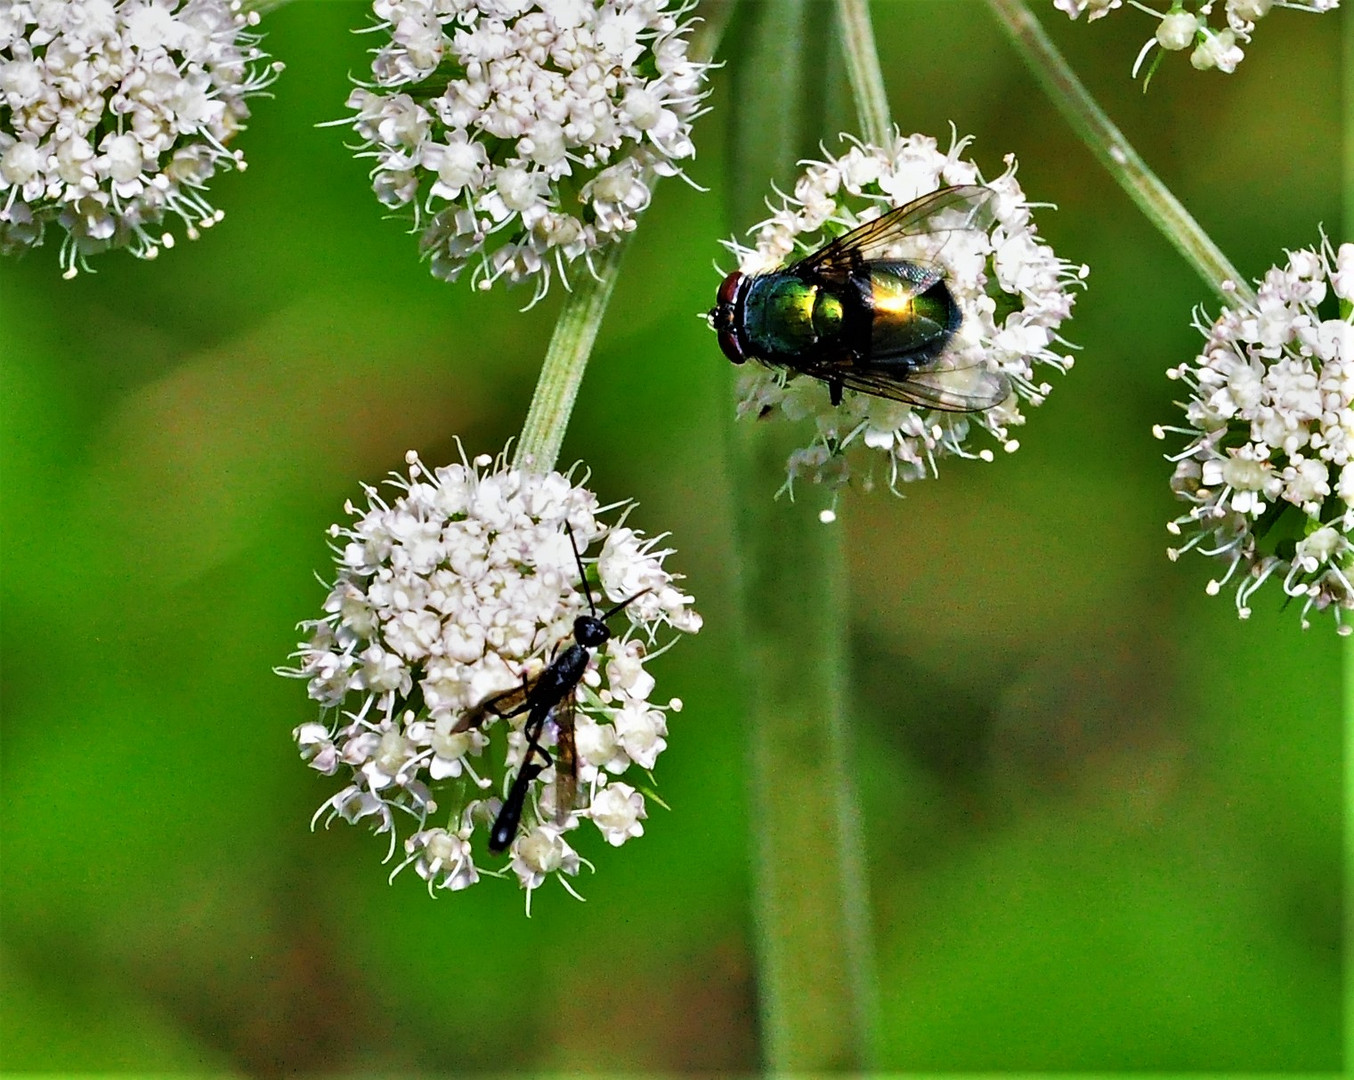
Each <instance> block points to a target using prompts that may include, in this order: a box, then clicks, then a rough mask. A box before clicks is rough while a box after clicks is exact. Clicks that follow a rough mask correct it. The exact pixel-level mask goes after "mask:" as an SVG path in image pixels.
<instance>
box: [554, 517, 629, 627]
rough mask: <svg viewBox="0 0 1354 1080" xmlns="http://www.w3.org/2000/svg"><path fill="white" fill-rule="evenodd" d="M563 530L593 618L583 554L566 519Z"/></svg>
mask: <svg viewBox="0 0 1354 1080" xmlns="http://www.w3.org/2000/svg"><path fill="white" fill-rule="evenodd" d="M564 531H565V532H566V533H568V534H569V546H570V547H571V548H573V549H574V562H576V563H578V580H579V581H581V582H582V583H583V595H584V596H586V597H587V598H588V610H589V611H590V612H592V614H593V617H594V618H595V617H596V615H597V605H596V604H594V603H593V602H592V589H590V588H589V587H588V572H587V571H586V570H584V569H583V555H582V553H581V552H579V550H578V541H577V540H575V539H574V530H573V529H572V528H571V527H570V525H569V522H568V521H567V520H566V521H565V522H564ZM627 603H628V601H627Z"/></svg>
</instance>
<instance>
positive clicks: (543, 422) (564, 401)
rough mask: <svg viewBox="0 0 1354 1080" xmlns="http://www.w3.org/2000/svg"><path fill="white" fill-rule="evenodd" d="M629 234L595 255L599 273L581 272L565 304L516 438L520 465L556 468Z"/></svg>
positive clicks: (536, 469) (516, 460)
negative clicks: (598, 256)
mask: <svg viewBox="0 0 1354 1080" xmlns="http://www.w3.org/2000/svg"><path fill="white" fill-rule="evenodd" d="M629 238H630V234H629V233H627V234H626V235H625V236H623V237H621V238H620V239H619V240H617V241H616V242H615V243H613V244H611V245H610V246H609V247H607V248H606V250H605V251H604V252H603V253H602V256H601V257H600V258H598V259H594V260H593V267H594V270H595V276H594V275H593V274H581V275H579V280H578V281H576V282H575V283H574V285H573V291H572V292H570V293H569V299H568V300H566V301H565V303H564V310H562V311H561V312H560V314H559V321H558V322H557V323H556V324H555V332H554V333H553V334H552V335H551V337H550V347H549V348H548V349H546V351H545V360H544V361H543V362H542V364H541V374H540V376H539V377H538V378H537V380H536V392H535V393H534V394H533V395H532V397H531V406H530V407H529V408H528V409H527V418H526V421H525V422H524V423H523V424H522V434H521V437H520V438H519V439H518V441H517V450H516V453H515V454H514V457H513V464H514V465H515V466H516V467H517V468H530V469H531V470H532V471H534V472H549V471H550V470H551V469H553V468H554V467H555V460H556V459H557V458H558V457H559V449H560V446H561V445H562V444H563V442H564V432H565V430H566V429H567V428H568V426H569V416H570V415H571V414H572V413H573V411H574V401H575V400H577V398H578V388H579V386H580V385H581V384H582V382H583V373H584V371H586V370H587V366H588V357H589V356H591V355H592V346H593V343H594V342H595V341H596V340H597V331H598V329H599V328H600V327H601V325H602V316H603V315H605V314H606V306H607V303H608V302H609V301H610V300H611V290H612V289H613V288H614V287H615V285H616V275H617V273H618V271H619V270H620V265H621V256H622V255H623V254H624V253H625V247H626V245H627V243H628V242H629Z"/></svg>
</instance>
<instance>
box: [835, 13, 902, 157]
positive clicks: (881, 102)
mask: <svg viewBox="0 0 1354 1080" xmlns="http://www.w3.org/2000/svg"><path fill="white" fill-rule="evenodd" d="M837 19H838V21H839V24H840V26H841V31H842V53H843V55H844V56H845V57H846V73H847V77H848V78H849V79H850V80H851V93H852V95H853V96H854V97H855V102H856V112H857V113H858V114H859V116H860V134H861V138H863V139H864V140H865V141H866V142H867V143H869V144H871V145H872V146H887V145H888V144H889V143H890V142H891V141H892V139H893V121H892V119H890V117H889V99H888V94H887V93H886V92H885V90H884V73H883V71H882V70H880V67H879V50H878V49H876V48H875V44H874V27H873V26H871V24H870V6H869V3H868V2H867V0H837Z"/></svg>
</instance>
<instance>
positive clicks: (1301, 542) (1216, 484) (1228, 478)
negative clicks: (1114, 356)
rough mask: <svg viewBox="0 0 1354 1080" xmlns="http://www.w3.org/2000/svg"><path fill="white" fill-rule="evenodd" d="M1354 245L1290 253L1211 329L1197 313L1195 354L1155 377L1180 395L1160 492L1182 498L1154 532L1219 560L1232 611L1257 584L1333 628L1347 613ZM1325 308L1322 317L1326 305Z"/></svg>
mask: <svg viewBox="0 0 1354 1080" xmlns="http://www.w3.org/2000/svg"><path fill="white" fill-rule="evenodd" d="M1352 269H1354V244H1341V245H1340V247H1339V249H1338V250H1334V249H1332V247H1331V244H1330V243H1329V241H1326V240H1324V239H1323V241H1322V243H1321V244H1320V246H1319V247H1316V248H1307V249H1303V250H1300V251H1294V252H1290V253H1289V257H1288V262H1287V264H1286V265H1284V266H1276V267H1273V268H1271V269H1270V270H1269V272H1268V273H1266V274H1265V277H1264V279H1263V280H1262V281H1261V282H1260V283H1259V288H1258V289H1257V291H1256V297H1255V299H1254V300H1253V301H1239V302H1238V303H1237V304H1236V306H1235V307H1225V308H1223V310H1222V313H1221V314H1220V315H1219V316H1218V317H1217V319H1215V320H1214V321H1213V323H1212V324H1211V325H1205V324H1204V322H1203V316H1202V313H1201V312H1200V313H1196V316H1195V325H1196V326H1197V327H1198V328H1199V330H1200V331H1201V332H1202V333H1203V334H1204V336H1205V338H1206V341H1205V343H1204V348H1203V351H1202V352H1201V353H1200V354H1199V355H1198V356H1197V357H1195V358H1194V360H1193V361H1192V362H1190V363H1186V364H1181V365H1180V366H1179V367H1178V368H1172V369H1171V370H1170V371H1168V372H1167V374H1168V375H1169V376H1170V377H1171V378H1173V379H1178V380H1180V382H1182V383H1183V384H1184V385H1185V386H1186V387H1188V388H1189V392H1190V393H1189V400H1187V401H1185V402H1184V403H1183V408H1184V410H1185V417H1186V423H1185V425H1184V426H1182V427H1162V426H1158V427H1157V428H1156V429H1154V430H1155V434H1156V435H1157V437H1158V438H1165V437H1166V433H1167V432H1171V433H1174V434H1178V435H1183V436H1184V437H1185V439H1186V440H1187V443H1186V446H1185V448H1184V449H1183V450H1182V451H1180V452H1179V453H1177V454H1174V455H1172V456H1171V458H1170V460H1172V461H1174V462H1175V463H1176V464H1175V473H1174V475H1173V476H1172V477H1171V488H1172V489H1173V490H1174V491H1175V493H1176V495H1177V496H1179V497H1180V498H1181V499H1183V500H1184V501H1185V502H1187V503H1189V504H1190V509H1189V511H1188V512H1187V513H1185V514H1182V515H1181V516H1180V517H1178V518H1176V519H1175V520H1174V521H1172V522H1171V523H1170V524H1169V525H1167V529H1168V530H1169V531H1170V532H1171V533H1172V535H1175V536H1181V537H1184V538H1185V539H1184V542H1183V543H1182V544H1180V546H1178V547H1172V548H1169V549H1168V550H1167V554H1168V555H1169V556H1170V557H1171V559H1172V560H1174V559H1177V558H1179V556H1180V555H1181V553H1182V552H1185V551H1190V550H1195V551H1199V552H1201V553H1202V554H1204V555H1208V556H1211V557H1214V558H1218V559H1221V560H1223V561H1224V562H1225V563H1226V570H1225V571H1224V572H1223V573H1222V574H1221V575H1220V576H1219V577H1217V578H1215V579H1213V580H1212V581H1210V582H1209V583H1208V592H1209V593H1210V594H1215V593H1218V592H1220V591H1221V590H1222V589H1223V588H1224V587H1229V586H1231V585H1232V584H1233V582H1235V588H1236V607H1237V614H1238V615H1240V616H1241V618H1243V619H1244V618H1246V617H1247V616H1249V615H1250V613H1251V607H1250V604H1251V597H1252V595H1253V594H1254V593H1255V591H1256V590H1257V589H1259V588H1260V586H1261V585H1263V584H1264V583H1265V582H1266V581H1268V580H1269V579H1270V578H1276V579H1277V580H1279V581H1281V582H1282V585H1283V590H1284V592H1285V593H1287V595H1288V596H1289V597H1292V598H1293V599H1298V600H1302V601H1303V604H1302V615H1301V618H1302V625H1303V626H1304V627H1306V626H1307V625H1308V614H1309V613H1310V611H1311V610H1312V609H1313V608H1316V609H1317V610H1322V609H1325V608H1330V609H1331V611H1332V612H1333V613H1334V616H1335V624H1336V627H1337V629H1338V631H1339V632H1340V633H1341V634H1348V633H1350V631H1351V629H1354V627H1351V626H1350V624H1348V623H1346V622H1345V621H1344V619H1343V614H1344V613H1345V612H1348V611H1350V610H1354V586H1351V583H1350V574H1351V551H1354V545H1352V544H1351V540H1350V534H1351V532H1354V460H1352V459H1351V458H1352V456H1354V304H1352V303H1351V301H1354V273H1351V270H1352ZM1328 308H1329V310H1327V309H1328Z"/></svg>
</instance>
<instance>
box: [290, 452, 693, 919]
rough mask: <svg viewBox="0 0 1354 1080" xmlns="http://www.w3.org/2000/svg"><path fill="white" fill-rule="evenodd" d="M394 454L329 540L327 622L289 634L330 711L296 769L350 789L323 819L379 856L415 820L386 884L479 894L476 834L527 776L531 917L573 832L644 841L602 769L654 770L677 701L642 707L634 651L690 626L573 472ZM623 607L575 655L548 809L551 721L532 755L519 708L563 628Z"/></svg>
mask: <svg viewBox="0 0 1354 1080" xmlns="http://www.w3.org/2000/svg"><path fill="white" fill-rule="evenodd" d="M407 460H408V466H409V468H408V473H407V475H400V474H395V475H394V476H393V478H392V479H391V480H390V481H389V487H390V488H391V490H392V494H391V495H390V496H388V497H387V496H383V494H382V493H381V492H380V491H378V490H377V489H376V488H373V487H368V488H366V501H365V504H364V505H362V506H360V507H359V506H353V505H352V504H349V507H348V509H349V511H350V512H351V514H352V515H353V519H354V520H353V521H352V523H351V524H350V525H348V526H347V527H340V526H334V527H333V528H332V529H331V530H330V535H331V538H332V541H333V548H334V553H335V556H336V560H337V576H336V579H335V581H334V583H333V585H332V587H331V588H330V591H329V595H328V597H327V599H326V600H325V603H324V605H323V610H324V615H323V616H322V617H321V618H319V619H316V620H314V621H311V622H307V623H304V624H302V626H303V629H304V631H305V632H306V640H304V641H303V642H301V644H300V646H299V649H298V652H297V653H296V656H297V657H298V659H299V663H298V665H297V666H296V667H295V668H291V669H281V672H282V674H286V675H291V676H294V677H297V678H302V679H305V680H306V681H307V682H308V684H309V690H310V696H311V697H312V698H314V699H315V700H317V701H318V702H320V704H321V706H322V708H323V710H324V713H323V715H322V716H321V719H320V721H312V722H309V723H305V724H302V725H301V726H300V727H298V728H297V729H296V731H295V732H294V733H293V734H294V738H295V740H296V744H297V748H298V749H299V751H300V753H301V757H302V759H303V760H304V761H305V762H306V763H308V764H309V765H310V766H311V768H313V769H315V770H316V771H318V772H320V773H322V774H324V775H326V776H334V775H339V776H340V782H341V783H342V784H343V785H344V786H343V787H342V789H341V790H340V791H339V793H338V794H336V795H334V796H332V797H331V798H330V799H328V800H327V801H326V802H325V803H324V805H323V806H321V808H320V811H319V812H318V813H317V814H316V820H317V821H318V820H320V819H321V818H324V819H325V820H326V823H327V822H329V821H332V820H334V819H335V818H336V817H337V818H343V819H344V820H346V821H351V822H359V821H363V822H368V823H370V824H372V825H373V826H374V827H375V829H376V831H377V832H379V833H382V834H386V833H388V834H389V835H390V844H391V846H390V851H391V852H392V853H393V852H394V851H395V850H396V845H397V843H398V837H399V834H400V829H399V828H398V826H397V822H403V821H406V820H409V821H412V822H413V825H414V828H413V831H412V834H411V835H409V836H407V837H406V838H405V839H404V844H405V852H406V855H407V857H406V858H405V859H404V861H403V862H401V863H399V864H398V865H397V866H396V868H395V873H398V872H399V871H400V870H401V869H403V868H404V867H406V866H410V865H412V866H414V868H415V870H416V872H417V873H418V874H419V875H420V876H422V877H423V878H424V879H425V880H427V881H428V883H429V889H430V891H431V890H432V889H433V888H445V889H450V890H451V891H457V890H459V889H463V888H466V887H468V886H470V885H472V884H474V883H475V882H476V881H478V880H479V878H480V875H479V872H478V871H477V870H476V861H475V856H474V855H473V852H474V851H475V850H477V844H479V845H486V846H487V836H485V833H486V832H487V829H485V828H482V826H487V825H488V824H489V823H490V822H492V821H493V820H494V819H495V817H496V816H497V814H498V812H499V811H498V808H499V807H501V806H502V802H503V800H504V799H506V798H508V796H509V792H510V790H511V788H512V784H513V781H514V780H515V778H516V776H517V775H518V771H519V770H520V769H521V768H523V767H524V765H527V764H531V765H532V767H533V768H535V769H536V775H534V776H532V777H531V779H530V786H529V789H528V791H527V797H526V799H525V800H524V802H523V803H522V814H521V819H520V824H519V828H518V831H517V836H516V839H515V841H514V842H513V843H512V845H511V849H510V852H511V853H510V856H509V868H510V869H511V870H512V872H513V873H514V874H515V875H516V876H517V878H518V880H519V882H520V883H521V884H522V886H523V887H524V888H525V889H527V891H528V905H529V904H530V895H529V894H530V892H531V891H532V890H534V889H535V888H537V887H538V886H539V885H540V884H541V883H542V882H543V881H544V880H545V878H546V877H549V876H555V877H557V878H559V879H560V880H561V882H563V878H564V877H565V876H571V875H573V874H576V873H577V872H578V868H579V866H580V865H581V861H580V859H581V857H580V856H579V855H578V854H577V853H576V852H575V851H574V850H573V848H572V847H571V846H570V844H569V843H568V842H567V841H566V840H565V839H564V837H565V835H566V834H568V833H569V832H571V831H572V830H574V829H577V828H578V827H579V825H580V823H581V822H582V821H585V820H592V821H593V822H594V823H596V824H597V826H598V828H599V829H600V830H601V831H602V833H603V836H604V837H605V839H606V840H607V842H608V843H610V844H612V845H617V844H619V843H621V842H622V841H623V840H625V839H628V838H630V837H633V836H638V835H640V833H641V832H642V831H643V830H642V827H641V826H639V824H638V822H639V819H640V818H642V817H643V816H644V813H643V798H642V796H640V795H638V793H635V795H634V799H631V798H630V796H629V795H628V794H626V793H628V792H633V791H634V789H633V788H629V787H626V786H625V785H617V787H616V788H615V789H614V790H612V789H609V788H608V786H607V784H606V774H611V775H616V776H620V775H623V774H625V773H626V772H627V770H629V769H630V768H632V767H633V766H638V767H639V768H640V769H643V770H645V771H646V772H647V771H649V770H651V769H652V768H653V767H654V765H655V762H656V761H657V758H658V756H659V755H660V754H661V753H662V751H663V749H664V748H665V747H666V745H667V741H666V736H667V733H668V729H667V713H668V712H669V711H671V710H674V709H675V708H676V707H677V706H675V705H674V704H672V703H668V704H660V703H656V702H652V701H650V695H651V694H652V692H653V690H654V687H655V682H654V679H653V676H652V675H651V674H650V673H649V672H648V671H647V670H646V668H645V652H646V646H647V645H648V644H650V643H652V642H654V641H655V640H656V638H657V635H658V634H659V633H660V632H661V631H662V630H664V628H668V629H670V630H675V631H680V632H684V633H694V632H695V631H696V630H698V629H699V628H700V619H699V616H697V615H696V614H695V613H694V612H693V611H692V610H691V608H690V603H691V598H690V597H689V596H687V595H686V594H685V592H684V591H683V590H682V589H680V588H679V587H678V579H677V578H675V577H674V575H673V574H672V573H671V572H670V571H668V570H667V569H665V567H664V562H665V560H666V558H667V556H668V555H670V554H671V551H670V550H669V549H667V548H666V547H663V548H660V547H658V546H657V541H656V540H655V539H647V538H645V537H644V536H643V535H642V534H640V533H639V532H638V531H637V530H635V529H633V528H630V527H628V526H625V525H621V524H619V523H616V524H608V523H607V522H606V521H604V520H603V519H602V517H601V516H600V515H601V513H602V508H599V506H598V503H597V498H596V496H594V495H593V494H592V493H591V492H589V491H587V490H586V489H584V488H582V487H578V486H576V485H575V484H574V482H573V481H572V479H571V478H570V477H569V476H566V475H563V474H560V473H556V472H551V473H546V474H544V475H542V474H537V473H532V472H527V471H523V470H520V469H517V468H512V467H510V466H508V465H507V464H506V461H505V459H503V458H500V459H498V460H497V461H495V460H494V459H492V458H489V457H488V456H483V457H479V458H476V459H475V460H474V462H466V461H464V460H463V461H462V462H461V463H459V464H454V465H450V466H447V467H445V468H441V469H437V470H429V469H428V468H426V467H425V466H424V465H423V463H422V462H420V461H419V460H418V458H417V457H416V456H415V455H413V454H410V455H409V456H408V459H407ZM607 509H613V510H614V509H617V508H616V507H610V508H607ZM621 517H622V518H623V517H624V512H622V514H621ZM566 525H567V526H568V529H569V531H567V532H566V531H565V526H566ZM571 537H572V539H571ZM575 543H576V544H577V547H578V550H577V554H576V552H575ZM580 558H581V559H582V560H583V561H584V565H585V567H586V572H587V577H586V579H585V581H586V583H585V581H583V580H580V578H579V572H578V563H579V559H580ZM636 594H640V595H636ZM589 597H591V601H592V604H593V607H592V608H590V607H589ZM626 601H629V603H625V602H626ZM617 605H624V606H623V610H617V611H615V612H612V613H611V616H610V621H609V622H608V624H607V625H608V629H610V630H611V631H612V637H611V638H610V640H608V641H605V642H603V643H602V644H601V645H600V646H594V647H592V648H590V649H589V650H588V653H589V655H588V656H587V657H586V660H587V668H586V671H585V673H584V675H583V677H582V679H581V680H580V683H579V685H578V686H577V687H576V688H575V691H574V700H573V701H572V705H573V706H574V710H575V712H574V716H575V728H574V747H575V751H576V756H577V763H578V769H577V777H578V782H577V790H576V793H575V805H574V806H572V807H559V808H558V810H557V809H556V807H555V805H554V800H555V798H556V791H555V786H554V785H555V781H556V780H557V776H556V771H557V761H556V755H557V754H558V747H559V739H560V737H561V732H560V729H559V726H558V723H559V717H558V715H557V714H556V713H555V712H553V711H552V712H551V713H550V714H549V715H548V716H546V717H545V718H544V722H543V723H542V725H541V730H540V735H539V739H540V742H539V744H538V745H537V746H536V748H535V749H534V750H533V749H531V748H530V746H529V744H528V736H527V735H525V734H524V725H526V723H527V721H528V720H529V719H530V715H529V713H528V712H526V711H523V710H521V709H519V708H518V706H519V704H520V703H521V699H522V698H523V697H524V696H525V693H524V687H529V686H530V685H531V684H532V682H533V681H534V680H535V679H536V678H538V677H539V676H540V675H541V673H542V672H543V671H545V670H546V669H547V668H548V666H549V665H550V664H551V663H552V662H553V661H554V660H555V659H556V657H557V656H559V655H560V653H561V652H563V651H565V650H567V649H568V648H570V647H571V646H572V645H574V644H576V642H575V641H574V640H573V634H574V632H575V631H574V620H575V619H576V618H577V617H578V616H580V615H588V614H591V613H593V612H595V613H596V614H597V615H599V616H600V615H605V614H607V612H608V611H609V610H610V609H611V608H612V607H615V606H617ZM622 620H624V622H622ZM673 700H674V701H675V700H676V699H673ZM495 790H496V791H498V792H499V797H498V798H493V797H492V796H491V794H490V793H491V792H493V791H495ZM609 790H611V791H612V793H610V794H608V791H609ZM616 791H619V792H620V794H616V793H615V792H616ZM598 799H600V800H601V801H600V803H599V802H598ZM635 800H638V801H637V802H636V801H635ZM397 812H398V813H397ZM433 813H438V814H445V815H446V820H445V822H444V823H443V824H442V825H438V824H436V823H435V822H433V821H431V820H430V815H432V814H433ZM477 837H480V838H481V839H478V840H477ZM490 873H492V875H493V876H496V877H501V876H503V875H502V873H500V872H498V871H491V872H490ZM393 876H394V875H393V874H392V877H393ZM567 887H568V886H567V883H566V888H567Z"/></svg>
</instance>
